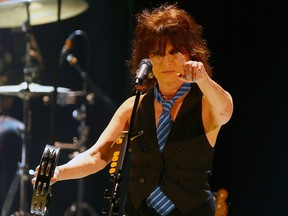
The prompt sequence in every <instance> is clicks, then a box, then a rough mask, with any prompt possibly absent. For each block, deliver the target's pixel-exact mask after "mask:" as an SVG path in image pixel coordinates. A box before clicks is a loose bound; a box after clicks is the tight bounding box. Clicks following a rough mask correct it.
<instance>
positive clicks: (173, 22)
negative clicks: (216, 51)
mask: <svg viewBox="0 0 288 216" xmlns="http://www.w3.org/2000/svg"><path fill="white" fill-rule="evenodd" d="M136 22H137V25H136V28H135V32H134V33H135V35H134V40H133V41H132V57H131V59H130V60H128V61H127V63H128V66H129V68H130V72H131V76H132V77H134V76H135V72H136V71H137V68H138V65H139V63H140V61H141V60H142V59H144V58H148V56H149V54H150V52H151V51H152V50H153V49H154V48H155V46H158V47H159V50H160V52H161V53H165V49H166V43H167V41H168V40H170V41H171V43H172V45H173V46H174V47H175V48H176V49H177V50H179V51H180V52H182V53H187V54H189V56H190V59H191V60H194V61H200V62H202V63H203V64H204V66H205V69H206V71H207V73H208V74H209V76H212V68H211V66H210V65H209V63H208V60H209V57H210V51H209V50H208V48H207V44H206V41H205V40H204V39H203V38H202V27H201V26H200V25H198V24H197V23H196V21H195V20H194V18H193V17H192V16H191V15H190V14H188V13H187V12H186V11H185V10H183V9H181V8H180V7H179V6H178V5H177V3H174V4H167V3H166V4H163V5H161V6H159V7H157V8H155V9H145V10H143V11H141V12H139V13H138V14H137V15H136ZM152 70H153V69H152ZM153 83H155V78H153V79H148V80H147V81H146V82H145V84H144V85H145V86H144V87H145V88H149V87H150V86H151V85H152V84H153Z"/></svg>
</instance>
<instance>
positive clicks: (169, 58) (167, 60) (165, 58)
mask: <svg viewBox="0 0 288 216" xmlns="http://www.w3.org/2000/svg"><path fill="white" fill-rule="evenodd" d="M171 64H172V56H171V55H165V56H163V65H171Z"/></svg>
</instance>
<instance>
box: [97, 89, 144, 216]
mask: <svg viewBox="0 0 288 216" xmlns="http://www.w3.org/2000/svg"><path fill="white" fill-rule="evenodd" d="M141 94H142V91H141V90H140V88H138V89H137V88H136V96H135V101H134V105H133V109H132V113H131V121H130V126H129V130H128V132H127V135H126V136H125V137H124V140H123V143H122V144H121V149H120V154H119V159H118V162H117V166H116V171H115V174H114V175H113V177H112V178H113V179H112V181H113V186H112V191H111V193H110V196H109V193H108V191H107V190H106V191H105V194H104V198H105V199H110V207H109V210H108V216H116V215H119V200H120V195H119V192H120V186H121V182H122V175H123V167H124V164H125V162H126V158H127V157H126V155H127V153H128V149H129V146H130V143H131V140H132V139H133V137H132V132H131V131H132V128H133V123H134V119H135V114H136V111H137V107H138V103H139V99H140V95H141ZM142 133H143V131H142V132H141V134H142ZM141 134H140V133H139V135H141ZM136 136H137V135H136ZM102 213H103V214H106V213H107V212H106V211H105V210H103V211H102Z"/></svg>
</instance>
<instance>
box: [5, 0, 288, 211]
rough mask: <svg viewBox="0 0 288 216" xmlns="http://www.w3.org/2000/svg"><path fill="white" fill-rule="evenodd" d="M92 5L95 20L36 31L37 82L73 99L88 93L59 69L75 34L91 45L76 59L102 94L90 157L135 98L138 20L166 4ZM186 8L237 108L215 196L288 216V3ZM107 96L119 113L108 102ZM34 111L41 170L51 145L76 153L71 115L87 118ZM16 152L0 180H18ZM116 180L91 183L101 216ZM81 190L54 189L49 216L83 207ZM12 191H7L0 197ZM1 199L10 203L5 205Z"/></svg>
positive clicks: (104, 175) (92, 116)
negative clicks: (221, 192) (130, 64)
mask: <svg viewBox="0 0 288 216" xmlns="http://www.w3.org/2000/svg"><path fill="white" fill-rule="evenodd" d="M88 2H89V8H88V10H87V11H85V12H84V13H83V14H81V15H79V16H76V17H73V18H70V19H67V20H63V21H61V22H60V23H59V24H58V25H57V23H49V24H44V25H39V26H33V27H32V30H33V33H34V35H35V38H36V40H37V43H38V45H39V48H40V51H41V54H42V57H43V59H44V69H43V71H42V72H41V79H40V80H39V82H40V83H41V84H42V85H54V84H55V80H57V85H59V86H61V87H67V88H71V89H72V90H73V91H77V90H81V88H82V81H81V77H80V76H79V74H78V73H77V71H76V70H75V69H74V68H72V67H71V66H69V65H68V64H67V63H64V64H63V65H62V66H61V67H60V66H59V65H58V60H59V53H60V50H61V48H62V46H63V44H64V42H65V39H66V38H67V37H68V36H69V34H71V33H72V32H73V31H75V30H77V29H81V30H83V31H85V32H86V33H87V35H88V36H89V40H90V46H89V47H88V48H87V46H86V41H84V40H83V39H81V38H77V39H75V44H74V47H73V48H72V50H71V52H72V53H73V54H74V55H75V56H77V58H78V59H79V63H80V64H81V66H82V67H83V68H85V70H86V71H87V73H88V77H89V79H91V81H92V82H93V83H94V84H95V85H96V86H97V88H99V89H100V90H101V92H102V93H101V92H100V93H99V92H97V94H96V96H95V102H94V104H88V105H87V116H88V118H87V124H88V126H89V127H90V135H89V141H88V142H87V147H90V146H91V145H92V144H93V143H94V141H95V140H96V139H97V137H98V136H99V135H100V133H101V132H102V130H103V129H104V128H105V126H106V125H107V123H108V122H109V120H110V118H111V117H112V115H113V113H114V111H115V107H117V106H119V105H120V104H121V103H122V102H123V101H124V100H125V99H126V98H127V97H129V96H130V95H132V87H131V82H130V81H131V80H130V75H129V72H128V68H127V67H126V65H125V60H126V59H128V58H129V57H130V48H131V47H130V40H131V38H132V36H133V28H134V15H135V13H136V12H138V11H139V10H142V9H143V8H148V7H153V6H157V5H158V4H160V3H162V2H164V1H155V0H153V1H144V0H137V1H136V0H135V1H133V0H129V1H128V0H126V1H124V0H123V1H119V0H111V1H95V0H89V1H88ZM170 2H175V1H170ZM178 3H179V5H180V6H181V7H182V8H184V9H186V10H187V11H189V12H190V13H191V14H192V15H193V16H194V18H195V19H196V21H197V22H198V23H199V24H200V25H202V26H203V28H204V37H205V38H206V39H207V42H208V46H209V48H210V50H211V52H212V57H211V64H212V66H213V68H214V79H215V80H216V81H217V82H218V83H219V84H220V85H221V86H222V87H224V88H225V89H226V90H228V91H229V92H230V93H231V95H232V96H233V99H234V106H235V108H234V114H233V117H232V119H231V121H230V122H229V123H228V124H227V125H225V126H224V127H223V129H222V130H221V133H220V135H219V138H218V141H217V145H216V147H215V163H214V170H213V171H214V172H213V173H214V175H213V177H212V179H211V186H212V189H213V190H215V191H217V190H218V189H219V188H223V187H224V188H226V189H227V190H228V193H229V197H228V200H227V201H228V202H230V203H231V205H230V208H229V215H231V216H238V215H239V216H243V215H245V216H250V215H251V216H277V215H279V216H280V215H281V216H283V215H288V210H287V204H286V200H287V198H286V196H287V192H288V188H287V180H288V179H287V176H288V175H287V162H288V161H287V159H286V157H287V156H286V155H287V153H288V151H287V146H286V145H287V141H288V139H287V138H288V135H287V134H288V129H287V128H288V127H287V126H286V124H285V123H286V120H287V112H286V111H287V102H286V94H287V84H286V80H285V78H286V77H287V76H285V77H284V74H285V73H286V72H287V59H288V58H287V57H288V55H287V51H288V15H287V9H288V8H287V6H286V4H285V1H279V2H278V1H272V0H271V1H270V0H266V1H256V0H255V1H248V0H247V1H245V0H242V1H241V0H230V1H227V0H222V1H209V0H201V1H194V0H189V1H188V0H182V1H178ZM0 34H2V43H5V44H6V46H7V40H9V41H10V43H11V46H15V43H16V42H17V44H18V46H20V48H21V43H20V42H21V40H20V42H19V40H18V39H19V38H20V39H22V42H23V46H24V44H25V41H24V39H23V38H24V35H23V33H22V34H21V32H20V33H19V32H17V31H16V33H15V30H12V29H0ZM9 34H12V35H15V34H16V35H17V38H18V39H17V40H16V39H13V38H11V37H4V35H9ZM3 38H4V39H5V40H3ZM19 43H20V45H19ZM2 46H3V44H2ZM13 49H14V48H13ZM87 49H88V50H90V51H91V55H90V62H89V65H85V62H86V60H87V58H88V57H89V56H88V55H87V52H86V51H87ZM14 55H16V54H15V53H14ZM14 58H15V59H16V58H17V56H16V57H15V56H14ZM19 62H20V63H19V64H17V65H16V66H15V65H14V66H13V69H15V68H16V72H15V73H17V72H18V75H17V76H18V77H20V80H19V82H21V78H22V77H21V76H23V75H22V72H21V70H22V69H21V67H22V66H23V64H21V62H22V63H23V61H21V60H20V61H19ZM8 69H9V68H8ZM10 69H11V68H10ZM11 70H12V69H11ZM19 71H20V73H19ZM8 72H9V70H6V71H5V73H8ZM2 73H4V72H3V71H2ZM11 73H12V72H11ZM13 73H14V72H13ZM103 96H104V97H108V98H109V99H110V100H111V101H112V103H113V104H111V103H108V102H107V101H105V100H103ZM31 104H32V106H31V107H32V111H33V120H32V143H31V156H30V159H29V165H30V167H31V168H32V169H34V167H36V166H37V164H38V163H39V161H40V158H41V155H42V151H43V150H44V147H45V145H46V144H49V143H50V142H51V140H57V141H61V142H68V143H71V142H72V138H73V137H74V136H78V131H77V127H78V126H79V122H78V121H76V120H75V119H73V117H72V112H73V110H75V109H77V108H79V104H74V105H66V106H60V105H58V106H56V107H54V108H53V106H51V105H44V104H43V103H42V98H35V99H33V100H32V101H31ZM53 110H55V111H56V112H53ZM53 113H54V114H53ZM7 114H9V115H11V116H13V117H15V118H17V119H19V120H22V117H23V116H22V101H21V100H20V99H18V98H15V99H14V102H13V107H12V108H11V110H9V112H8V113H7ZM54 117H55V118H54ZM51 119H52V120H51ZM54 124H55V125H54ZM53 125H54V126H53ZM11 145H15V146H12V147H13V150H14V151H15V153H14V154H13V153H12V156H13V157H11V158H10V160H11V161H8V162H9V166H7V167H6V170H5V169H4V170H1V172H2V174H3V175H6V172H7V173H8V172H10V176H11V171H13V173H14V172H15V170H16V163H17V161H19V160H20V158H19V157H20V156H19V152H20V151H21V147H20V145H18V144H17V145H16V144H14V143H12V144H11ZM17 152H18V153H17ZM71 153H72V151H71V150H63V151H62V152H61V155H60V161H59V163H64V162H66V161H68V160H69V155H70V154H71ZM8 167H9V168H8ZM7 176H9V175H7ZM9 178H10V177H9ZM11 178H12V177H11ZM108 180H109V175H108V169H105V170H103V171H102V172H100V173H97V174H94V175H92V176H89V177H87V178H85V179H84V185H85V190H84V201H85V202H86V203H87V204H89V205H90V206H91V207H92V208H93V209H94V210H95V211H96V212H97V214H99V215H100V213H101V209H102V208H103V207H104V206H105V203H104V198H103V193H104V189H105V188H108V189H110V186H111V185H110V183H109V181H108ZM77 183H78V181H77V180H72V181H66V182H59V183H57V184H55V185H54V186H53V198H52V203H51V208H50V214H51V215H55V216H58V215H63V214H64V212H65V211H66V209H68V208H69V206H71V204H72V203H74V202H76V201H77ZM8 187H9V185H1V190H7V188H8ZM29 189H30V188H29ZM31 191H32V187H31ZM1 199H2V201H3V200H4V198H3V197H2V198H1ZM18 199H19V198H18V197H17V196H16V197H15V202H14V205H13V208H15V209H13V210H17V201H18ZM29 202H30V201H28V203H29ZM0 204H1V205H2V204H3V203H0Z"/></svg>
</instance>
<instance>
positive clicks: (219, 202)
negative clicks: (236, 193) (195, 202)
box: [214, 188, 228, 216]
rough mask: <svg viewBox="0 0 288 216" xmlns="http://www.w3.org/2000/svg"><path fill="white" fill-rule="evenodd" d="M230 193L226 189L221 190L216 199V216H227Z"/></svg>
mask: <svg viewBox="0 0 288 216" xmlns="http://www.w3.org/2000/svg"><path fill="white" fill-rule="evenodd" d="M227 197H228V191H227V190H226V189H224V188H221V189H219V190H218V191H217V192H216V194H215V196H214V198H215V203H216V214H215V216H227V215H228V205H227V201H226V200H227Z"/></svg>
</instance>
